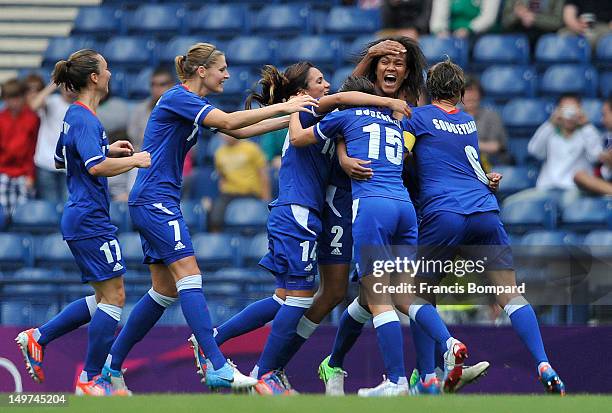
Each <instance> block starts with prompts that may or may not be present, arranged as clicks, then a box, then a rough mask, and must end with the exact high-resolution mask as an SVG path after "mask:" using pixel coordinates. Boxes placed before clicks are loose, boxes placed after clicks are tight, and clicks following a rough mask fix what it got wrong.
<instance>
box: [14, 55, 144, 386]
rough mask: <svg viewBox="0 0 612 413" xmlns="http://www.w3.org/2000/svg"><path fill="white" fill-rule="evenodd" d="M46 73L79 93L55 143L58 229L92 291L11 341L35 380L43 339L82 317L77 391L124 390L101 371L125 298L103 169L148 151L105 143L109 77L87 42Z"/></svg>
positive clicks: (131, 164)
mask: <svg viewBox="0 0 612 413" xmlns="http://www.w3.org/2000/svg"><path fill="white" fill-rule="evenodd" d="M52 77H53V82H54V83H55V84H57V85H60V86H64V87H66V89H68V90H70V91H73V92H76V93H78V100H77V101H76V102H75V103H74V104H72V105H71V106H70V108H69V109H68V112H67V113H66V116H65V117H64V123H63V129H62V131H61V132H60V136H59V141H58V143H57V149H56V151H55V162H56V167H57V168H58V169H63V168H65V169H66V180H67V183H68V193H69V196H68V201H67V202H66V205H65V207H64V213H63V214H62V220H61V231H62V234H63V236H64V239H65V240H66V242H67V243H68V246H69V247H70V250H71V251H72V254H73V255H74V258H75V260H76V262H77V265H78V266H79V269H80V270H81V274H82V275H81V277H82V280H83V282H84V283H86V282H88V283H90V284H91V285H92V287H93V288H94V290H95V292H96V293H95V296H94V295H92V296H89V297H85V298H82V299H80V300H77V301H75V302H73V303H71V304H69V305H68V306H67V307H66V308H65V309H64V310H63V311H62V312H61V313H60V314H58V315H57V316H55V317H54V318H53V319H51V320H50V321H49V322H47V323H46V324H44V325H43V326H41V327H39V328H36V329H30V330H27V331H24V332H21V333H20V334H19V335H18V336H17V338H16V341H17V344H18V345H19V347H20V349H21V351H22V353H23V355H24V358H25V362H26V368H27V370H28V372H29V373H30V375H31V376H32V378H33V379H34V381H36V382H38V383H40V382H42V381H43V380H44V373H43V370H42V360H43V350H44V346H45V345H47V344H48V343H49V342H51V341H52V340H54V339H56V338H58V337H59V336H61V335H63V334H66V333H67V332H69V331H71V330H74V329H75V328H77V327H79V326H81V325H83V324H86V323H87V322H89V323H90V324H89V330H88V331H89V343H88V348H87V356H86V358H85V367H84V370H83V372H82V373H81V375H80V377H79V380H78V381H77V384H76V394H79V395H83V394H86V395H92V396H107V395H115V394H116V395H125V394H126V392H125V391H114V390H113V389H112V388H111V386H110V384H109V383H108V382H107V381H106V380H104V378H103V377H102V376H101V375H100V373H101V370H102V367H103V365H104V360H105V358H106V355H107V354H108V351H109V350H110V347H111V344H112V342H113V339H114V337H115V329H116V328H117V322H118V321H119V318H120V317H121V309H122V307H123V304H124V300H125V292H124V289H123V274H124V273H125V264H124V263H123V260H122V259H121V249H120V247H119V243H118V241H117V239H116V238H115V232H116V230H117V228H116V227H115V226H114V225H112V224H111V221H110V215H109V205H110V198H109V192H108V183H107V177H109V176H115V175H119V174H121V173H124V172H127V171H129V170H130V169H132V168H148V167H149V166H150V164H151V156H150V155H149V153H148V152H146V151H143V152H140V153H135V154H133V155H132V152H133V148H132V145H131V144H130V143H129V142H127V141H117V142H115V143H113V144H112V145H110V146H109V144H108V139H107V137H106V133H105V132H104V128H103V127H102V124H101V123H100V120H99V119H98V118H97V116H96V108H97V107H98V103H99V102H100V99H102V98H103V97H104V96H105V95H106V94H107V93H108V82H109V79H110V77H111V73H110V71H109V70H108V67H107V64H106V60H104V57H103V56H102V55H100V54H99V53H98V52H96V51H94V50H89V49H85V50H79V51H78V52H75V53H73V54H72V55H70V57H69V58H68V60H60V61H59V62H57V63H56V65H55V69H54V71H53V75H52ZM130 155H131V156H130ZM96 310H97V311H96Z"/></svg>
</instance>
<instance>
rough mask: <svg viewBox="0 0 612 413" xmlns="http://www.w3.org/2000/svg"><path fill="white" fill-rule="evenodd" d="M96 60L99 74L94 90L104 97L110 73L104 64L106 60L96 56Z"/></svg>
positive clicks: (106, 92) (106, 64)
mask: <svg viewBox="0 0 612 413" xmlns="http://www.w3.org/2000/svg"><path fill="white" fill-rule="evenodd" d="M97 59H98V72H99V74H98V84H97V85H96V89H97V90H98V91H100V92H102V94H103V95H104V96H106V95H107V94H108V83H109V82H110V78H111V72H110V70H108V63H106V59H104V57H102V56H101V55H98V56H97Z"/></svg>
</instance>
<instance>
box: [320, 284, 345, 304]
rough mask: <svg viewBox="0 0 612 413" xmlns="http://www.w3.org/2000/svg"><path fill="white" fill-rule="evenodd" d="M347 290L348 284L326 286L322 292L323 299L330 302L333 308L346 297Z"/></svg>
mask: <svg viewBox="0 0 612 413" xmlns="http://www.w3.org/2000/svg"><path fill="white" fill-rule="evenodd" d="M346 291H347V286H346V284H344V285H334V286H325V288H324V289H323V291H322V292H321V298H322V301H324V302H325V303H326V304H328V305H329V306H330V307H331V308H334V307H335V306H337V305H338V304H340V303H341V302H342V300H344V297H346Z"/></svg>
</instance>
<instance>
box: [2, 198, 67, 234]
mask: <svg viewBox="0 0 612 413" xmlns="http://www.w3.org/2000/svg"><path fill="white" fill-rule="evenodd" d="M59 221H60V213H59V211H58V209H57V205H56V204H54V203H53V202H49V201H44V200H42V199H32V200H28V201H27V202H26V203H24V204H23V205H20V206H19V208H16V209H15V212H14V213H13V217H12V222H11V226H10V229H11V230H12V231H28V232H35V233H46V232H55V231H57V230H58V227H59Z"/></svg>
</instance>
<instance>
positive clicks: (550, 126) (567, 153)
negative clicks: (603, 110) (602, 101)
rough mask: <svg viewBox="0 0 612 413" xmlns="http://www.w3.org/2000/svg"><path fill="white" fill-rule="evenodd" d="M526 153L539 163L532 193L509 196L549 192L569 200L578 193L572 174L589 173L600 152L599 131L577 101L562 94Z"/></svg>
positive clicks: (523, 192) (528, 195) (527, 195)
mask: <svg viewBox="0 0 612 413" xmlns="http://www.w3.org/2000/svg"><path fill="white" fill-rule="evenodd" d="M527 150H528V151H529V154H530V155H531V156H533V157H535V158H536V159H538V160H540V161H542V162H543V164H542V168H541V169H540V174H539V176H538V180H537V183H536V188H535V190H529V189H528V190H526V191H522V192H519V193H518V194H515V195H513V197H519V198H520V199H523V198H524V197H531V196H533V195H535V196H538V195H539V194H541V193H542V192H546V191H549V192H550V193H551V194H552V195H553V196H557V195H558V196H560V197H561V200H562V201H564V202H565V201H569V200H571V199H572V198H573V197H575V196H576V195H577V193H578V188H577V187H576V184H575V183H574V175H576V172H578V171H581V170H592V168H593V166H594V164H595V162H597V160H598V158H599V155H600V154H601V151H602V144H601V138H600V136H599V132H598V131H597V129H595V127H594V126H593V125H591V124H590V123H589V120H588V118H587V117H586V115H585V114H584V112H583V110H582V107H581V103H580V98H579V97H578V96H575V95H570V94H568V95H563V96H561V97H560V98H559V101H558V104H557V107H556V108H555V111H554V113H553V114H552V116H551V117H550V119H549V120H548V121H546V122H544V123H543V124H542V125H540V127H539V128H538V129H537V130H536V132H535V134H534V135H533V137H532V138H531V140H530V141H529V145H528V146H527Z"/></svg>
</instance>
